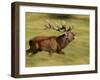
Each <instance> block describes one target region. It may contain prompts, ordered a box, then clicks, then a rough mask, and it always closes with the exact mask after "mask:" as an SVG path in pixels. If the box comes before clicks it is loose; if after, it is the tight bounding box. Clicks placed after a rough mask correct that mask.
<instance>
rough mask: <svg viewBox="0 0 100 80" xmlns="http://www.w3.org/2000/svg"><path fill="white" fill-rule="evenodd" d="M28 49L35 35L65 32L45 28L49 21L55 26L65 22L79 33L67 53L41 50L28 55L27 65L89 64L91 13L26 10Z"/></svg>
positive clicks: (66, 50) (65, 50)
mask: <svg viewBox="0 0 100 80" xmlns="http://www.w3.org/2000/svg"><path fill="white" fill-rule="evenodd" d="M25 16H26V49H28V48H29V44H28V42H29V40H30V39H31V38H33V37H35V36H43V35H44V36H52V35H53V36H54V35H55V36H58V35H61V34H63V33H61V32H57V31H54V30H43V29H44V25H46V24H47V23H50V24H52V25H53V26H55V25H58V26H60V25H61V24H65V25H66V27H69V26H73V31H74V32H76V33H77V35H76V37H77V38H76V39H75V40H73V41H72V42H71V43H70V44H69V45H68V46H67V47H66V48H64V49H63V51H64V52H65V55H59V54H56V53H53V55H52V56H49V54H48V52H46V51H41V52H38V53H37V54H36V55H33V56H31V57H29V56H26V67H35V66H63V65H82V64H89V15H71V14H47V13H30V12H26V15H25Z"/></svg>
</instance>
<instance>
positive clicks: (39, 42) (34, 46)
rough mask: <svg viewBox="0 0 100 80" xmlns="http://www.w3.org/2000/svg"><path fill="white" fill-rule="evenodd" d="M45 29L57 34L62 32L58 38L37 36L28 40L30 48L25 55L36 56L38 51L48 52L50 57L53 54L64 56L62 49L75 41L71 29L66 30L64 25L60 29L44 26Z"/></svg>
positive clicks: (49, 25)
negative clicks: (54, 31)
mask: <svg viewBox="0 0 100 80" xmlns="http://www.w3.org/2000/svg"><path fill="white" fill-rule="evenodd" d="M46 29H53V30H56V31H59V32H63V34H62V35H59V36H38V37H34V38H32V39H30V40H29V46H30V48H29V49H27V50H26V53H27V54H28V53H31V55H32V54H36V53H37V52H39V51H48V52H49V54H50V55H52V53H53V52H56V53H58V54H64V52H63V51H62V49H64V48H65V47H66V46H67V45H68V44H69V43H70V42H71V41H72V40H74V39H75V33H74V32H72V28H71V27H69V28H68V29H66V26H65V25H62V26H61V27H59V26H57V27H56V28H55V27H53V26H52V25H51V24H48V25H46V26H45V30H46Z"/></svg>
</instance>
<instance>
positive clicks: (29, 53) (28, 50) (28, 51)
mask: <svg viewBox="0 0 100 80" xmlns="http://www.w3.org/2000/svg"><path fill="white" fill-rule="evenodd" d="M31 54H32V53H31V49H30V48H29V49H27V50H26V55H27V56H30V55H31Z"/></svg>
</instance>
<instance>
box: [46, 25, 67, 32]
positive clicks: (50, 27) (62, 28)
mask: <svg viewBox="0 0 100 80" xmlns="http://www.w3.org/2000/svg"><path fill="white" fill-rule="evenodd" d="M56 27H57V28H55V27H53V26H52V25H51V24H50V23H48V25H45V30H46V29H53V30H56V31H59V32H61V31H63V32H65V31H67V30H66V26H65V25H61V27H60V26H56Z"/></svg>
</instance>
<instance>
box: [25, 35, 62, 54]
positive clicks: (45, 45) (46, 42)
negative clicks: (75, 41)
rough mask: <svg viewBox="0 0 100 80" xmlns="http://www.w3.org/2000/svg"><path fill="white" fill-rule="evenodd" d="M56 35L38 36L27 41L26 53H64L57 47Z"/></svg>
mask: <svg viewBox="0 0 100 80" xmlns="http://www.w3.org/2000/svg"><path fill="white" fill-rule="evenodd" d="M56 39H57V37H56V36H50V37H47V36H38V37H35V38H33V39H31V40H30V41H29V46H30V48H29V49H28V50H26V52H27V54H28V53H30V52H31V53H32V54H31V55H33V54H36V53H37V52H39V51H48V52H49V54H50V55H51V54H52V53H53V52H56V53H58V54H64V53H63V52H62V51H61V49H60V48H59V44H58V42H57V40H56Z"/></svg>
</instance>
